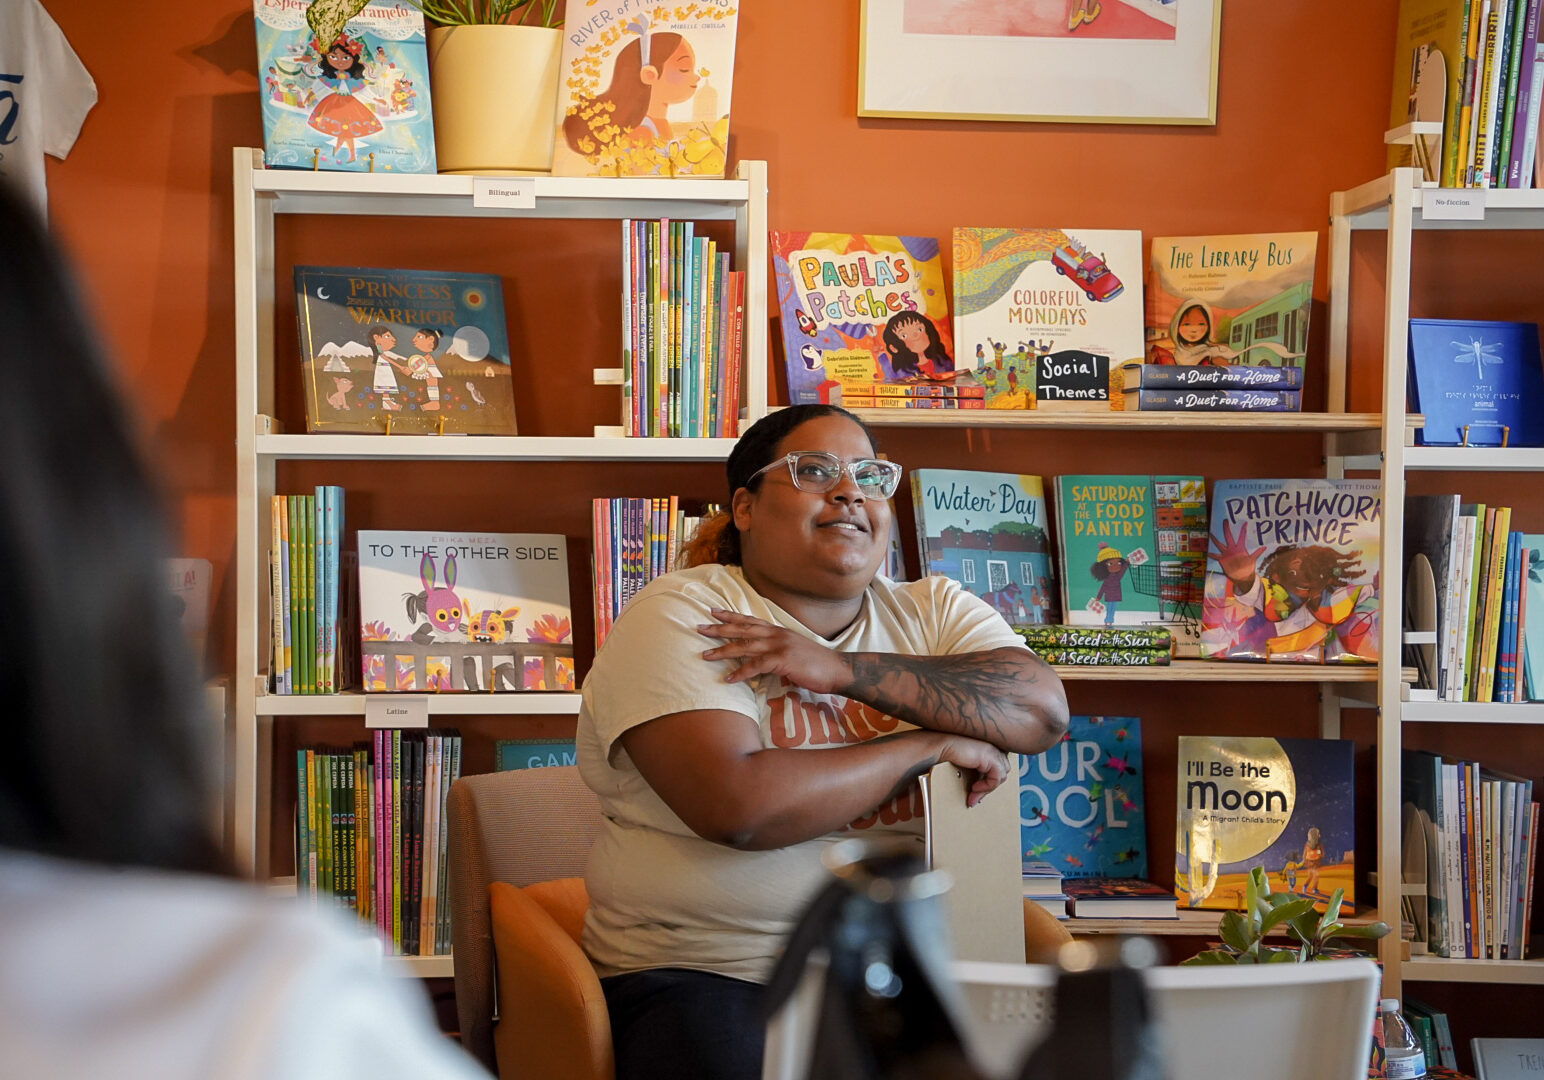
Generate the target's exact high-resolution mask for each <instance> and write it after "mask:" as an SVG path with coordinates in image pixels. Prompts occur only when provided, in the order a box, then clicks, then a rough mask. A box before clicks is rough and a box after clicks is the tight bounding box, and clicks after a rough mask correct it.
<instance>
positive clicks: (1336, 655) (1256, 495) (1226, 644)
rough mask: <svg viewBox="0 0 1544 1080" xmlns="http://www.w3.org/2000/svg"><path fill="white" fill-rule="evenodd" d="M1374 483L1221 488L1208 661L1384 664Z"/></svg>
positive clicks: (1235, 483) (1215, 499)
mask: <svg viewBox="0 0 1544 1080" xmlns="http://www.w3.org/2000/svg"><path fill="white" fill-rule="evenodd" d="M1381 502H1382V500H1381V498H1380V495H1379V489H1378V481H1376V480H1254V479H1251V480H1219V481H1217V483H1216V484H1215V486H1214V487H1213V490H1212V532H1211V541H1210V545H1209V547H1208V549H1207V557H1206V595H1205V601H1204V603H1203V605H1202V609H1201V655H1202V656H1204V657H1207V658H1209V659H1226V660H1272V661H1294V662H1297V663H1304V664H1337V663H1362V662H1367V663H1374V662H1376V661H1377V659H1378V570H1379V563H1380V559H1379V550H1380V549H1379V542H1378V520H1379V514H1380V509H1381Z"/></svg>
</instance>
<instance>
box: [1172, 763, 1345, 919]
mask: <svg viewBox="0 0 1544 1080" xmlns="http://www.w3.org/2000/svg"><path fill="white" fill-rule="evenodd" d="M1352 753H1353V744H1352V743H1351V742H1349V741H1347V740H1342V739H1269V738H1258V737H1256V738H1238V737H1225V736H1198V735H1181V736H1180V738H1179V780H1178V787H1177V789H1176V815H1175V817H1176V829H1175V854H1174V894H1175V896H1177V897H1178V898H1179V902H1180V906H1182V907H1189V908H1235V909H1236V908H1240V907H1242V905H1243V898H1244V882H1245V880H1246V879H1247V878H1248V876H1249V872H1250V870H1251V869H1253V868H1254V867H1261V868H1263V869H1264V870H1265V872H1266V873H1267V874H1269V875H1270V878H1271V885H1272V887H1273V888H1275V889H1278V890H1280V889H1285V890H1286V891H1287V892H1295V893H1298V894H1300V895H1303V896H1307V897H1311V898H1312V899H1313V900H1315V901H1316V902H1317V904H1318V906H1319V907H1320V908H1321V909H1322V908H1323V906H1324V901H1325V900H1327V899H1328V898H1329V896H1330V894H1331V893H1332V892H1334V891H1335V890H1336V889H1337V888H1339V889H1344V890H1345V899H1346V901H1347V902H1350V901H1353V900H1355V898H1356V874H1355V865H1354V859H1353V848H1354V846H1355V815H1354V809H1355V783H1354V777H1353V774H1352Z"/></svg>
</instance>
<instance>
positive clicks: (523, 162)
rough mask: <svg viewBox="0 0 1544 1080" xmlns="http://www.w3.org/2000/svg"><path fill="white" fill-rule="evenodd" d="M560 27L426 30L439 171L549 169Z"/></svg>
mask: <svg viewBox="0 0 1544 1080" xmlns="http://www.w3.org/2000/svg"><path fill="white" fill-rule="evenodd" d="M560 35H561V31H558V30H555V29H548V28H546V27H542V26H441V27H436V28H434V29H431V30H430V31H429V84H430V89H431V91H432V92H433V100H434V149H435V153H436V155H437V156H438V158H439V170H440V172H442V173H479V174H482V175H508V174H521V173H544V172H550V171H551V169H552V140H553V135H554V132H555V130H556V128H555V117H556V115H557V108H558V57H559V52H560V49H561V44H562V38H561V36H560Z"/></svg>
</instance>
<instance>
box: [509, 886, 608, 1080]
mask: <svg viewBox="0 0 1544 1080" xmlns="http://www.w3.org/2000/svg"><path fill="white" fill-rule="evenodd" d="M549 884H551V883H549ZM580 887H581V889H582V887H583V884H582V882H581V883H580ZM547 891H548V892H549V893H553V894H561V893H562V892H563V891H564V890H547ZM549 898H550V897H549ZM488 901H489V908H490V917H491V921H492V925H493V950H494V955H495V957H496V964H495V968H496V972H497V975H496V978H497V981H498V992H499V1022H498V1024H497V1025H496V1026H495V1027H494V1030H493V1045H494V1051H495V1054H496V1056H497V1059H498V1066H499V1075H500V1076H510V1077H527V1076H529V1077H542V1078H544V1080H595V1078H597V1077H603V1078H610V1077H612V1076H614V1075H615V1062H614V1059H613V1057H612V1051H611V1019H610V1016H609V1015H608V1013H607V1012H606V999H605V997H604V995H603V994H602V993H601V988H600V979H598V978H597V977H596V975H595V969H594V968H593V967H591V966H590V961H589V958H588V957H586V956H585V955H584V951H583V950H582V949H581V948H580V947H579V945H578V943H577V942H576V941H575V940H574V938H573V937H571V936H570V934H569V932H568V930H566V929H564V927H563V926H562V925H560V924H559V922H558V920H557V919H554V918H553V917H552V915H550V914H549V913H548V911H547V909H546V908H545V907H544V906H543V905H542V903H540V902H539V901H538V900H536V899H535V898H533V897H532V896H531V895H530V894H529V892H528V891H527V890H526V889H520V888H516V887H515V886H513V885H510V884H507V883H505V882H494V883H493V884H491V885H489V886H488ZM581 918H582V915H581Z"/></svg>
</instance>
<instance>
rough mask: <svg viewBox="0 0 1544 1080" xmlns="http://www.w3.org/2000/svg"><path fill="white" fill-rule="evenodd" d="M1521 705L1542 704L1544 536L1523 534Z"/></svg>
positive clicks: (1543, 663)
mask: <svg viewBox="0 0 1544 1080" xmlns="http://www.w3.org/2000/svg"><path fill="white" fill-rule="evenodd" d="M1520 550H1521V552H1522V554H1521V556H1520V558H1521V559H1522V560H1523V579H1522V583H1521V584H1522V608H1521V611H1520V619H1521V622H1522V628H1523V634H1522V639H1523V655H1524V660H1523V670H1524V673H1525V677H1524V682H1523V694H1522V700H1523V701H1544V533H1523V537H1522V543H1521V547H1520Z"/></svg>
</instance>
